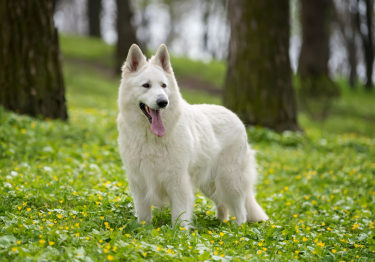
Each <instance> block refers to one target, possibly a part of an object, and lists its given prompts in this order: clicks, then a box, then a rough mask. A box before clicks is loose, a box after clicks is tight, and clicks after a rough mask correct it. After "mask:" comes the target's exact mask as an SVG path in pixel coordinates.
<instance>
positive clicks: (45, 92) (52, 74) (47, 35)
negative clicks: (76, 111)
mask: <svg viewBox="0 0 375 262" xmlns="http://www.w3.org/2000/svg"><path fill="white" fill-rule="evenodd" d="M0 24H1V25H2V28H1V31H0V68H1V70H0V104H2V105H3V106H4V107H5V108H6V109H9V110H13V111H16V112H19V113H21V114H28V115H31V116H38V115H43V116H44V117H48V118H52V119H54V118H61V119H63V120H67V118H68V115H67V112H66V105H65V88H64V81H63V75H62V70H61V62H60V53H59V44H58V34H57V29H56V28H55V26H54V21H53V7H52V1H29V0H17V1H14V0H3V1H1V2H0Z"/></svg>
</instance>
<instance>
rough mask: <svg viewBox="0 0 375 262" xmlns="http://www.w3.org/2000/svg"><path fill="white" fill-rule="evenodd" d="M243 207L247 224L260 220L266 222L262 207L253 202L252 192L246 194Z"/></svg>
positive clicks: (266, 217)
mask: <svg viewBox="0 0 375 262" xmlns="http://www.w3.org/2000/svg"><path fill="white" fill-rule="evenodd" d="M245 207H246V212H247V215H246V220H247V222H258V221H260V220H263V221H266V220H267V219H268V216H267V215H266V213H265V212H264V211H263V209H262V207H261V206H260V205H259V204H258V202H257V201H256V200H255V197H254V195H253V192H252V190H250V191H249V192H248V193H247V196H246V201H245Z"/></svg>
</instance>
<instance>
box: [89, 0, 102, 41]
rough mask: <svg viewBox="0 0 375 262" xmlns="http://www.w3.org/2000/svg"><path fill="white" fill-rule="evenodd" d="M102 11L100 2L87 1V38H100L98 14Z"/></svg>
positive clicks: (94, 0) (98, 0) (95, 0)
mask: <svg viewBox="0 0 375 262" xmlns="http://www.w3.org/2000/svg"><path fill="white" fill-rule="evenodd" d="M101 10H102V1H101V0H87V12H88V18H89V19H88V20H89V36H93V37H99V38H100V37H101V34H100V12H101Z"/></svg>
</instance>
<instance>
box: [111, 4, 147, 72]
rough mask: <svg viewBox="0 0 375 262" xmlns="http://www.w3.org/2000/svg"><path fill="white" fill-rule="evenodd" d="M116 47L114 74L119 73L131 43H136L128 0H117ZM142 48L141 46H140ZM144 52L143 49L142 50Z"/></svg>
mask: <svg viewBox="0 0 375 262" xmlns="http://www.w3.org/2000/svg"><path fill="white" fill-rule="evenodd" d="M116 2H117V47H116V67H115V72H116V74H120V73H121V68H122V65H123V64H124V62H125V60H126V56H127V55H128V51H129V48H130V46H131V45H132V44H138V45H139V43H138V41H137V38H136V35H135V30H134V28H133V26H132V24H131V18H132V17H133V12H132V10H131V7H130V1H129V0H117V1H116ZM140 47H141V49H142V46H140ZM143 51H144V52H145V50H143Z"/></svg>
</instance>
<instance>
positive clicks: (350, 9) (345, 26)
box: [334, 0, 358, 89]
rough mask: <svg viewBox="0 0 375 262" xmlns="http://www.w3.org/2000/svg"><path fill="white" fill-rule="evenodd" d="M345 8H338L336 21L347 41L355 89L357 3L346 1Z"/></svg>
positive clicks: (351, 83)
mask: <svg viewBox="0 0 375 262" xmlns="http://www.w3.org/2000/svg"><path fill="white" fill-rule="evenodd" d="M341 5H344V8H339V6H336V7H335V9H334V11H335V20H336V22H337V24H338V25H339V28H340V31H341V34H342V36H343V37H344V40H345V47H346V51H347V54H348V62H349V66H350V71H349V84H350V87H351V88H353V89H354V88H355V85H356V81H357V50H356V44H355V39H356V36H357V24H356V19H357V12H358V10H357V3H356V2H355V4H354V3H353V1H352V0H345V1H344V2H342V3H341Z"/></svg>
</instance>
